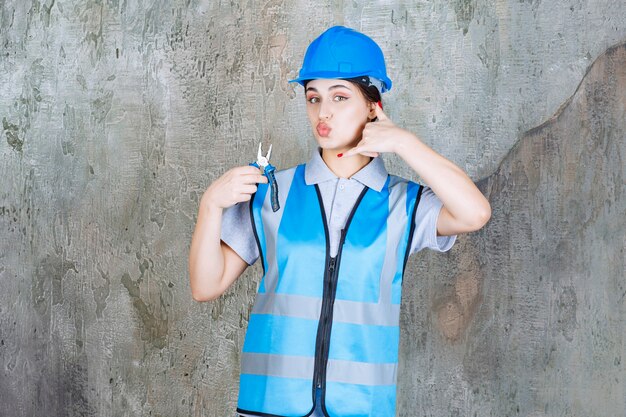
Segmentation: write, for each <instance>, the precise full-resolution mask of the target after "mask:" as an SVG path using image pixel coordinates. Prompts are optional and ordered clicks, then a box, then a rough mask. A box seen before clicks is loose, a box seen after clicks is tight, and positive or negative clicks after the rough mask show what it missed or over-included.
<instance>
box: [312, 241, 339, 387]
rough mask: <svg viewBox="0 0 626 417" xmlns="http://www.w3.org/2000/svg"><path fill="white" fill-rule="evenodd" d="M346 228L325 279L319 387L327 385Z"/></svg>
mask: <svg viewBox="0 0 626 417" xmlns="http://www.w3.org/2000/svg"><path fill="white" fill-rule="evenodd" d="M345 232H346V229H341V239H340V241H339V250H338V251H337V255H336V256H335V257H333V258H330V259H329V262H328V270H327V272H328V273H327V275H326V278H327V279H325V280H324V281H325V282H324V295H323V301H322V313H321V321H322V323H321V330H320V332H321V333H320V345H319V349H318V350H317V352H316V357H315V372H316V379H315V381H316V382H315V386H316V387H317V388H319V389H322V388H325V385H326V365H327V363H328V348H329V344H330V331H331V328H332V321H333V304H334V303H335V295H336V293H337V278H338V273H337V272H338V271H339V260H340V258H341V249H342V247H343V242H344V240H345Z"/></svg>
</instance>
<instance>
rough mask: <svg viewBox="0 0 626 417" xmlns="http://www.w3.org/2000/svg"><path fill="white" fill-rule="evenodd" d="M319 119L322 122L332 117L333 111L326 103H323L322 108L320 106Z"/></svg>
mask: <svg viewBox="0 0 626 417" xmlns="http://www.w3.org/2000/svg"><path fill="white" fill-rule="evenodd" d="M318 116H319V118H320V120H322V119H326V120H328V119H330V117H331V116H332V111H331V108H330V105H329V104H327V103H325V102H321V103H320V106H319V115H318Z"/></svg>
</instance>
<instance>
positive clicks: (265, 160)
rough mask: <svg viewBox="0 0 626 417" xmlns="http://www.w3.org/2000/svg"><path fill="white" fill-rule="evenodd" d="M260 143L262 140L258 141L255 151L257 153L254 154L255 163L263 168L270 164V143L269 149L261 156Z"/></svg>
mask: <svg viewBox="0 0 626 417" xmlns="http://www.w3.org/2000/svg"><path fill="white" fill-rule="evenodd" d="M262 143H263V142H259V151H258V152H257V155H256V163H257V164H258V165H259V167H261V168H264V169H265V167H266V166H268V165H269V164H270V156H271V155H272V145H271V144H270V149H269V151H267V155H265V156H263V153H261V145H262Z"/></svg>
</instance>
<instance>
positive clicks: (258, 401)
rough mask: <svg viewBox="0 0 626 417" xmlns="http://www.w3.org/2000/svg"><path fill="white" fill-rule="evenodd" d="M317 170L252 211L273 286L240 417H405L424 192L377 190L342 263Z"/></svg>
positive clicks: (390, 180) (263, 285)
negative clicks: (412, 269) (411, 261)
mask: <svg viewBox="0 0 626 417" xmlns="http://www.w3.org/2000/svg"><path fill="white" fill-rule="evenodd" d="M304 170H305V165H304V164H302V165H298V166H296V167H292V168H289V169H285V170H282V171H277V172H276V181H277V183H278V190H279V196H278V197H279V200H280V210H278V211H276V212H273V211H272V208H271V204H270V199H269V195H268V192H267V191H268V184H264V183H260V184H258V188H257V191H256V193H255V194H254V195H253V196H252V199H251V203H250V214H251V216H250V217H251V220H252V223H253V230H254V233H255V237H256V240H257V244H258V246H259V253H260V259H261V261H262V266H263V278H262V279H261V282H260V284H259V288H258V292H257V295H256V299H255V302H254V306H253V308H252V313H251V315H250V321H249V323H248V330H247V333H246V337H245V341H244V346H243V352H242V358H241V376H240V384H239V400H238V404H237V412H238V413H240V414H243V415H249V416H285V417H300V416H306V415H307V414H309V413H310V412H311V410H312V409H313V407H314V406H315V389H316V387H319V388H320V389H321V390H322V396H321V401H322V409H323V410H324V413H325V414H326V415H328V416H331V417H335V416H359V417H365V416H372V417H394V416H395V408H396V379H397V378H396V376H397V375H396V374H397V367H398V347H399V339H400V326H399V321H400V300H401V291H402V278H403V275H404V268H405V266H406V262H407V259H408V254H409V245H410V242H411V238H412V235H413V230H414V224H415V222H414V217H415V212H416V208H417V205H418V204H419V199H420V195H421V192H422V186H421V185H419V184H417V183H415V182H412V181H408V180H406V179H403V178H401V177H398V176H395V175H388V177H387V180H386V182H385V185H384V187H383V188H382V190H381V191H380V192H377V191H376V190H373V189H370V188H368V187H365V188H364V189H363V191H362V192H361V194H360V195H359V197H358V199H357V201H356V203H355V205H354V207H353V208H352V211H351V213H350V215H349V216H348V219H347V221H346V225H345V227H344V228H343V229H342V230H341V240H340V242H339V248H338V253H337V255H336V256H335V257H331V256H330V245H329V238H328V224H327V219H326V215H325V211H324V206H323V202H322V198H321V194H320V191H319V188H318V186H317V185H307V184H306V183H305V180H304Z"/></svg>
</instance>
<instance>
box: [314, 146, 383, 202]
mask: <svg viewBox="0 0 626 417" xmlns="http://www.w3.org/2000/svg"><path fill="white" fill-rule="evenodd" d="M321 150H322V148H320V147H319V146H316V147H315V149H313V152H312V153H311V159H310V160H309V162H307V163H306V166H305V169H304V181H305V182H306V184H307V185H311V184H318V183H320V182H324V181H328V180H332V179H338V178H339V177H337V175H335V173H333V172H332V171H331V170H330V168H328V165H326V162H324V159H322V154H321ZM387 176H388V173H387V169H385V163H384V162H383V160H382V158H381V157H380V156H379V157H376V158H372V160H371V161H370V162H369V163H368V164H367V165H365V166H364V167H363V168H361V169H360V170H359V171H358V172H356V173H355V174H354V175H353V176H352V177H351V178H354V179H355V180H357V181H359V182H360V183H361V184H363V185H364V186H366V187H368V188H371V189H373V190H376V191H378V192H380V190H382V189H383V186H384V185H385V182H386V181H387Z"/></svg>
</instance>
